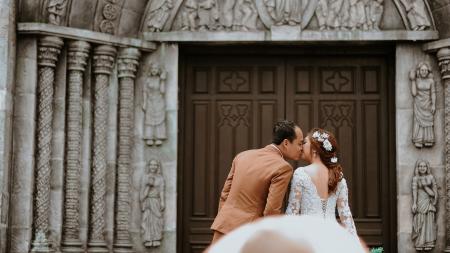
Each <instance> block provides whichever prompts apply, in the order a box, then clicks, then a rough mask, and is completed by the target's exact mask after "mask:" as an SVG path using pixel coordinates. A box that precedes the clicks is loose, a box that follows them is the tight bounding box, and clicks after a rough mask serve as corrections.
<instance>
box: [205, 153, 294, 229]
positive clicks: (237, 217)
mask: <svg viewBox="0 0 450 253" xmlns="http://www.w3.org/2000/svg"><path fill="white" fill-rule="evenodd" d="M292 173H293V170H292V166H291V165H290V164H289V163H288V162H286V161H285V160H284V159H283V158H282V157H281V154H280V152H279V151H278V150H277V149H275V147H273V146H271V145H267V146H266V147H264V148H262V149H254V150H248V151H244V152H242V153H240V154H238V155H237V156H236V157H235V158H234V160H233V164H232V165H231V169H230V173H229V174H228V177H227V180H226V181H225V185H224V187H223V190H222V193H221V195H220V202H219V212H218V214H217V216H216V219H215V220H214V223H213V224H212V226H211V229H213V230H215V231H219V232H221V233H224V234H226V233H228V232H230V231H231V230H233V229H235V228H237V227H239V226H240V225H242V224H245V223H248V222H251V221H253V220H256V219H258V218H260V217H263V216H268V215H275V214H281V213H282V211H281V208H282V205H283V200H284V196H285V194H286V190H287V187H288V184H289V181H290V180H291V177H292Z"/></svg>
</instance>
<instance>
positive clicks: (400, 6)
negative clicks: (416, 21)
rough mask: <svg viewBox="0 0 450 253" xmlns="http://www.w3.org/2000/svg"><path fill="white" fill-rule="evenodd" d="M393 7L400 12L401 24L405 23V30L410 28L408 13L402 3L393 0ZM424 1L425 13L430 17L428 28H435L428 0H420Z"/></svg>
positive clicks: (399, 0) (398, 0)
mask: <svg viewBox="0 0 450 253" xmlns="http://www.w3.org/2000/svg"><path fill="white" fill-rule="evenodd" d="M393 1H394V4H395V7H396V8H397V11H398V13H399V14H400V17H401V18H402V21H403V24H404V25H405V28H406V29H407V30H411V27H410V22H409V20H408V14H407V12H406V10H405V7H404V5H403V4H402V2H401V0H393ZM420 1H423V2H424V5H425V8H426V14H427V16H428V18H429V19H430V23H431V26H430V30H437V29H436V24H435V22H434V17H433V13H432V11H431V7H430V4H429V3H428V0H420Z"/></svg>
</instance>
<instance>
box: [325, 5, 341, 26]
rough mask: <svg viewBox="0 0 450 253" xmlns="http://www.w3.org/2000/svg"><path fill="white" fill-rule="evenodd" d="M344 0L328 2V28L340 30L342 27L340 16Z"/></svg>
mask: <svg viewBox="0 0 450 253" xmlns="http://www.w3.org/2000/svg"><path fill="white" fill-rule="evenodd" d="M343 3H344V0H330V1H329V2H328V14H327V28H333V29H338V28H340V27H341V24H340V19H339V16H340V15H341V10H342V9H343V8H342V6H343Z"/></svg>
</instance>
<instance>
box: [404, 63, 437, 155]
mask: <svg viewBox="0 0 450 253" xmlns="http://www.w3.org/2000/svg"><path fill="white" fill-rule="evenodd" d="M409 78H410V80H411V93H412V96H413V99H414V119H413V130H412V131H413V132H412V142H413V143H414V145H415V146H416V147H417V148H422V147H431V146H433V145H434V143H435V137H434V113H435V112H436V87H435V82H434V80H433V74H432V72H431V68H430V65H429V64H428V63H425V62H421V63H419V64H418V65H417V67H416V68H415V69H413V70H411V72H410V74H409Z"/></svg>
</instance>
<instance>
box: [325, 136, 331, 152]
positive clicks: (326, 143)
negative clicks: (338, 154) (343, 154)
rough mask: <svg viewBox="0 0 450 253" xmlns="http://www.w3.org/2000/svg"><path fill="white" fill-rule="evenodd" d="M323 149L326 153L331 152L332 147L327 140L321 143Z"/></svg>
mask: <svg viewBox="0 0 450 253" xmlns="http://www.w3.org/2000/svg"><path fill="white" fill-rule="evenodd" d="M323 148H324V149H325V150H326V151H331V150H333V145H331V143H330V141H329V140H328V139H325V140H324V141H323Z"/></svg>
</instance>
